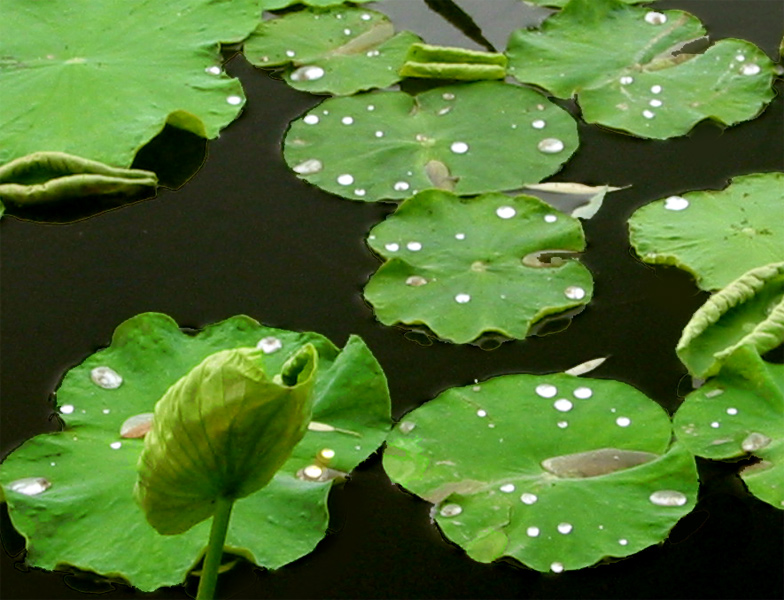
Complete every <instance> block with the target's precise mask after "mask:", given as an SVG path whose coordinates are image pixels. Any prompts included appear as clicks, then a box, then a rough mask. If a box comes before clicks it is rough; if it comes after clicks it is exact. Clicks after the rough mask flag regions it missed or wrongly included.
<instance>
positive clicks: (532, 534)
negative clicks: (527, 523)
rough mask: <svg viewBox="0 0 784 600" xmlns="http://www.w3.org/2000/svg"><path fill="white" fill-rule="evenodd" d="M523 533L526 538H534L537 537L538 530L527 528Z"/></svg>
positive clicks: (536, 528)
mask: <svg viewBox="0 0 784 600" xmlns="http://www.w3.org/2000/svg"><path fill="white" fill-rule="evenodd" d="M525 533H526V535H527V536H528V537H536V536H538V535H539V528H538V527H529V528H528V529H526V530H525Z"/></svg>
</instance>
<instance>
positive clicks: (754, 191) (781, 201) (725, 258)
mask: <svg viewBox="0 0 784 600" xmlns="http://www.w3.org/2000/svg"><path fill="white" fill-rule="evenodd" d="M782 205H784V173H757V174H754V175H745V176H742V177H736V178H735V179H733V180H732V182H731V184H730V185H729V186H728V187H727V188H725V189H724V190H721V191H700V192H689V193H686V194H683V195H682V196H670V197H669V198H666V199H663V200H658V201H656V202H652V203H650V204H648V205H646V206H643V207H642V208H640V209H638V210H637V211H636V212H635V213H634V214H633V215H632V217H631V218H630V219H629V232H630V239H631V243H632V246H634V249H635V250H636V251H637V254H638V255H639V256H640V258H641V259H642V260H643V261H645V262H647V263H653V264H665V265H675V266H677V267H679V268H681V269H684V270H685V271H688V272H689V273H691V274H692V275H694V277H695V279H696V280H697V285H698V286H699V287H700V288H702V289H703V290H718V289H720V288H723V287H724V286H726V285H727V284H729V283H730V282H732V281H733V280H735V279H737V278H739V277H740V276H741V275H743V274H744V273H745V272H747V271H750V270H751V269H753V268H755V267H759V266H762V265H767V264H770V263H773V262H778V261H780V260H781V257H782V256H784V221H782V220H781V219H775V218H771V217H772V215H776V214H778V213H779V212H780V211H781V208H782Z"/></svg>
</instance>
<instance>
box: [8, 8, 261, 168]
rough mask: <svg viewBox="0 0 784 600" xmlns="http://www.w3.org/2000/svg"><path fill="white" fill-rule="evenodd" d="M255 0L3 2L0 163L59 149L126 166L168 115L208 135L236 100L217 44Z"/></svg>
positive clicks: (247, 17)
mask: <svg viewBox="0 0 784 600" xmlns="http://www.w3.org/2000/svg"><path fill="white" fill-rule="evenodd" d="M258 10H259V2H258V0H233V1H231V2H229V1H227V0H218V1H215V0H173V1H171V2H158V1H156V0H142V1H139V2H103V1H101V0H83V1H82V2H76V3H75V2H66V1H65V0H50V1H48V2H27V1H26V0H3V18H2V19H0V40H2V44H3V50H2V57H0V106H2V107H3V110H2V111H0V164H2V163H5V162H8V161H10V160H13V159H14V158H19V157H21V156H25V155H28V154H31V153H33V152H38V151H44V150H46V151H60V152H66V153H69V154H75V155H77V156H82V157H84V158H88V159H92V160H97V161H101V162H104V163H107V164H109V165H113V166H119V167H127V166H129V165H130V164H131V162H132V161H133V157H134V155H135V154H136V152H137V150H139V148H141V147H142V146H143V145H144V144H146V143H147V142H148V141H150V140H151V139H152V138H153V137H154V136H155V135H156V134H158V132H160V131H161V129H163V127H164V125H165V124H166V123H167V122H168V123H171V124H173V125H176V126H177V127H180V128H183V129H187V130H189V131H192V132H193V133H196V134H197V135H200V136H202V137H206V138H214V137H216V136H217V135H218V132H219V131H220V130H221V129H222V128H223V127H225V126H226V125H228V124H229V123H230V122H231V121H233V120H234V119H235V118H236V117H237V115H238V113H239V111H240V110H241V108H242V104H243V103H244V98H243V93H242V88H241V86H240V84H239V82H238V81H237V80H235V79H231V78H230V77H228V76H227V75H225V74H223V72H222V70H221V66H220V64H221V56H220V53H219V43H220V42H236V41H240V40H242V39H243V38H245V37H246V36H247V35H248V34H249V33H250V32H251V31H252V30H253V28H254V27H255V26H256V23H257V22H258Z"/></svg>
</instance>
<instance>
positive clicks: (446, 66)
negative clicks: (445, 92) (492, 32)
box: [400, 44, 506, 81]
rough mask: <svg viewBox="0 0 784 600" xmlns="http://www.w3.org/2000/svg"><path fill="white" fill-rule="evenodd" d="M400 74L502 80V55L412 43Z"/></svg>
mask: <svg viewBox="0 0 784 600" xmlns="http://www.w3.org/2000/svg"><path fill="white" fill-rule="evenodd" d="M400 74H401V75H403V76H405V77H425V78H436V79H439V78H440V79H458V80H463V81H475V80H479V79H503V78H504V77H506V56H504V55H503V54H499V53H497V52H479V51H477V50H467V49H465V48H449V47H446V46H431V45H429V44H413V45H412V46H411V47H410V48H409V50H408V54H407V55H406V62H405V63H404V64H403V67H402V68H401V69H400Z"/></svg>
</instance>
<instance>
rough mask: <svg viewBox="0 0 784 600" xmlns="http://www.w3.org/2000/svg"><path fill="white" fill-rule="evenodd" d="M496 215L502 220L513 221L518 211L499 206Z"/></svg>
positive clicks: (509, 207)
mask: <svg viewBox="0 0 784 600" xmlns="http://www.w3.org/2000/svg"><path fill="white" fill-rule="evenodd" d="M495 214H497V215H498V216H499V217H501V218H502V219H511V218H512V217H514V216H515V215H516V214H517V211H516V210H515V209H514V208H512V207H511V206H499V207H498V208H496V209H495Z"/></svg>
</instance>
